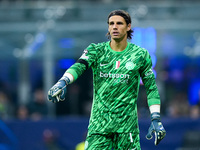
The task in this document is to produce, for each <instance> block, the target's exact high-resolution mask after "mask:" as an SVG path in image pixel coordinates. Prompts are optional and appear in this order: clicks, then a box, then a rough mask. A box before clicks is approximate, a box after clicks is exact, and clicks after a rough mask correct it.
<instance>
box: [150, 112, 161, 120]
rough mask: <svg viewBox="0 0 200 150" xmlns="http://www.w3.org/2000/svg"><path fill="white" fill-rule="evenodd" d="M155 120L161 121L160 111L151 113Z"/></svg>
mask: <svg viewBox="0 0 200 150" xmlns="http://www.w3.org/2000/svg"><path fill="white" fill-rule="evenodd" d="M153 120H158V121H160V113H159V112H154V113H152V114H151V121H153Z"/></svg>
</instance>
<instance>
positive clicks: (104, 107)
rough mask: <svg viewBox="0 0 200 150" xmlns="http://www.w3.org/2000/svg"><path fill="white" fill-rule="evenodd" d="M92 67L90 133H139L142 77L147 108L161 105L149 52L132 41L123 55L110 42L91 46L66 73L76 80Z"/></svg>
mask: <svg viewBox="0 0 200 150" xmlns="http://www.w3.org/2000/svg"><path fill="white" fill-rule="evenodd" d="M89 67H91V68H92V70H93V89H94V95H93V105H92V110H91V116H90V123H89V127H88V130H89V132H92V133H111V132H118V133H122V132H127V133H129V132H132V133H133V132H135V133H139V129H138V118H137V97H138V91H139V86H140V77H141V78H142V81H143V84H144V86H145V88H146V92H147V99H148V105H149V106H150V105H153V104H160V97H159V93H158V90H157V86H156V83H155V77H154V73H153V71H152V62H151V57H150V55H149V53H148V51H147V50H145V49H144V48H141V47H139V46H137V45H135V44H132V43H129V42H128V44H127V47H126V49H125V50H123V51H122V52H116V51H114V50H112V49H111V47H110V41H109V42H103V43H99V44H90V45H89V46H88V47H87V49H86V50H84V53H83V54H82V56H81V57H80V58H79V60H78V61H77V63H75V64H74V65H72V66H71V67H70V68H69V69H68V70H67V72H69V73H71V74H72V75H73V76H74V78H75V79H77V78H78V77H79V76H80V75H81V74H82V73H83V72H84V71H85V70H87V68H89Z"/></svg>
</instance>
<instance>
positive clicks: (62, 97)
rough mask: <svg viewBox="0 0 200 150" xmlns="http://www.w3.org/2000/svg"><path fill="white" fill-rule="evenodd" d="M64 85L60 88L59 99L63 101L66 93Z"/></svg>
mask: <svg viewBox="0 0 200 150" xmlns="http://www.w3.org/2000/svg"><path fill="white" fill-rule="evenodd" d="M66 91H67V89H66V86H64V88H63V89H62V92H61V93H60V100H61V101H64V100H65V95H66Z"/></svg>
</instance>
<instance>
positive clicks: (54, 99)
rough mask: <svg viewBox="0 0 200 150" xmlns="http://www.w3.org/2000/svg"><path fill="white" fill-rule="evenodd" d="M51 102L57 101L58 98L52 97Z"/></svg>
mask: <svg viewBox="0 0 200 150" xmlns="http://www.w3.org/2000/svg"><path fill="white" fill-rule="evenodd" d="M51 101H52V102H53V103H57V102H58V101H59V100H58V99H57V98H56V97H52V100H51Z"/></svg>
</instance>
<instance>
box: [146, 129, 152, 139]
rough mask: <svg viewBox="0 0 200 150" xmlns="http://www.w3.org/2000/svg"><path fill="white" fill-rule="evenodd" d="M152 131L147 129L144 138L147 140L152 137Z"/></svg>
mask: <svg viewBox="0 0 200 150" xmlns="http://www.w3.org/2000/svg"><path fill="white" fill-rule="evenodd" d="M152 132H153V131H152V130H149V131H148V133H147V135H146V139H147V140H150V139H152V137H153V136H152Z"/></svg>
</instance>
